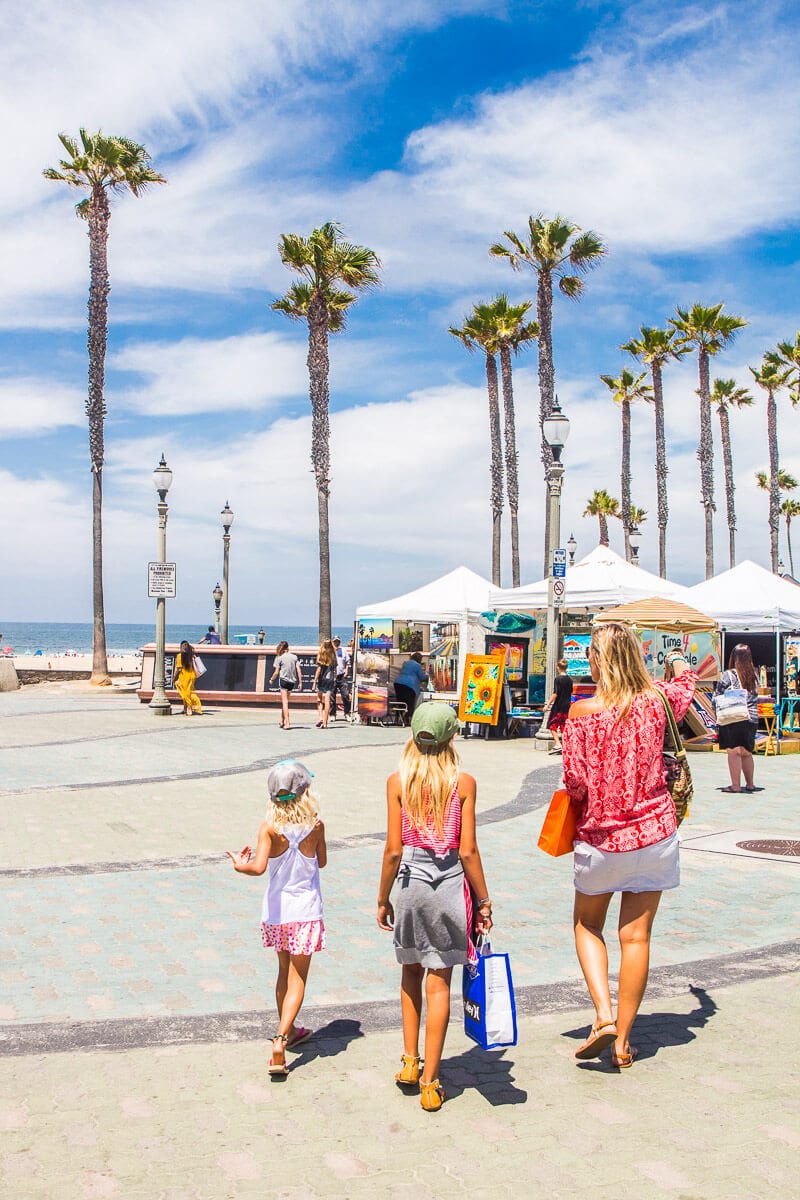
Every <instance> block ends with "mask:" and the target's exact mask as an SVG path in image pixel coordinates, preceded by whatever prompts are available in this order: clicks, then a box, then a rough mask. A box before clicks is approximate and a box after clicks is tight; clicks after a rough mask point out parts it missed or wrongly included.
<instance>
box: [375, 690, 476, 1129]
mask: <svg viewBox="0 0 800 1200" xmlns="http://www.w3.org/2000/svg"><path fill="white" fill-rule="evenodd" d="M411 733H412V737H411V739H410V740H409V742H408V744H407V745H406V748H405V750H404V751H403V757H402V760H401V763H400V770H399V771H396V772H395V773H394V774H393V775H390V776H389V778H388V780H387V782H386V799H387V805H388V818H387V820H388V824H387V835H386V848H385V850H384V854H383V868H382V870H381V881H380V886H379V889H378V916H377V920H378V925H379V927H380V928H381V929H384V930H386V931H388V932H393V933H394V946H395V953H396V955H397V961H398V962H399V963H400V964H401V965H402V969H403V970H402V981H401V985H400V1008H401V1012H402V1016H403V1043H404V1053H403V1056H402V1058H401V1060H400V1071H399V1072H398V1074H397V1075H395V1081H396V1083H398V1084H399V1085H400V1086H401V1087H410V1088H413V1089H414V1090H416V1088H417V1086H419V1091H420V1103H421V1105H422V1107H423V1108H424V1109H425V1110H426V1111H427V1112H435V1111H436V1110H437V1109H439V1108H441V1107H442V1104H443V1102H444V1089H443V1088H442V1086H441V1084H440V1083H439V1078H438V1074H439V1063H440V1061H441V1057H442V1050H443V1048H444V1039H445V1035H446V1033H447V1024H448V1021H449V1019H450V978H451V976H452V973H453V967H454V966H456V965H457V964H458V963H466V962H467V961H468V956H469V935H470V933H471V925H472V916H473V913H472V909H473V905H472V900H471V893H470V888H471V889H472V892H474V893H475V896H476V903H475V906H474V908H475V928H476V930H477V932H478V933H483V934H488V932H489V930H490V929H491V928H492V902H491V900H490V899H489V896H488V893H487V890H486V880H485V878H484V875H483V866H482V864H481V856H480V853H479V851H478V845H477V842H476V840H475V780H474V779H473V777H472V776H471V775H467V774H465V773H464V772H462V771H459V769H458V755H457V754H456V751H455V749H454V747H453V738H454V737H455V733H456V717H455V713H454V712H453V710H452V709H451V708H450V706H449V705H448V704H438V703H433V702H432V703H429V704H422V705H420V707H419V708H418V709H417V710H416V712H415V713H414V716H413V718H412V721H411ZM395 879H396V880H397V882H398V884H399V890H398V893H397V897H396V903H397V909H396V912H395V909H394V908H393V906H392V903H391V901H390V899H389V893H390V892H391V890H392V885H393V884H394V882H395ZM423 980H424V983H425V999H426V1002H427V1010H426V1015H425V1061H424V1066H422V1065H421V1062H420V1056H419V1033H420V1022H421V1013H422V987H423Z"/></svg>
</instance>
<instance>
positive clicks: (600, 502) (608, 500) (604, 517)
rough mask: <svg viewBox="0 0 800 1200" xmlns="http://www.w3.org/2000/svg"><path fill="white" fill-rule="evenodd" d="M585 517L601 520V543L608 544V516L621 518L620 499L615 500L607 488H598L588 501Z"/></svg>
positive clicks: (584, 511)
mask: <svg viewBox="0 0 800 1200" xmlns="http://www.w3.org/2000/svg"><path fill="white" fill-rule="evenodd" d="M583 515H584V517H597V518H598V520H599V521H600V545H601V546H607V545H608V518H609V517H616V518H619V515H620V511H619V500H615V499H614V497H613V496H611V495H609V493H608V492H607V491H606V490H605V488H598V489H597V490H596V491H594V492H593V493H592V495H591V496H590V497H589V500H588V501H587V503H586V508H585V509H584V510H583Z"/></svg>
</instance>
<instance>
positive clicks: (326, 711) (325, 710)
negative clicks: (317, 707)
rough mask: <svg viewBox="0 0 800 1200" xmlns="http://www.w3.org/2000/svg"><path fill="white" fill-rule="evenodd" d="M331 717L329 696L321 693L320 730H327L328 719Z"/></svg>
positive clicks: (328, 693) (327, 693) (326, 693)
mask: <svg viewBox="0 0 800 1200" xmlns="http://www.w3.org/2000/svg"><path fill="white" fill-rule="evenodd" d="M330 715H331V694H330V692H323V695H322V728H323V729H327V728H328V718H329V717H330Z"/></svg>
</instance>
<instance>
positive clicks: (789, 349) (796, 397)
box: [764, 333, 800, 408]
mask: <svg viewBox="0 0 800 1200" xmlns="http://www.w3.org/2000/svg"><path fill="white" fill-rule="evenodd" d="M764 357H765V358H766V359H767V360H769V361H770V362H773V363H774V364H775V366H777V367H785V368H786V369H788V371H789V379H788V387H789V398H790V400H791V402H792V407H793V408H797V405H798V404H800V333H796V334H795V337H794V341H793V342H778V347H777V350H769V351H768V352H767V353H766V354H765V355H764Z"/></svg>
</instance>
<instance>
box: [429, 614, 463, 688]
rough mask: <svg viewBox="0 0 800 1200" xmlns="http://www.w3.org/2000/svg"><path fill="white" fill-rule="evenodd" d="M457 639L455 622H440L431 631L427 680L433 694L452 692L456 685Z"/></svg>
mask: <svg viewBox="0 0 800 1200" xmlns="http://www.w3.org/2000/svg"><path fill="white" fill-rule="evenodd" d="M458 639H459V626H458V624H457V623H456V622H442V623H441V624H439V625H434V626H433V628H432V629H431V654H430V658H429V659H428V678H429V679H430V681H431V684H432V685H433V690H434V692H454V691H455V690H456V687H457V685H458Z"/></svg>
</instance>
